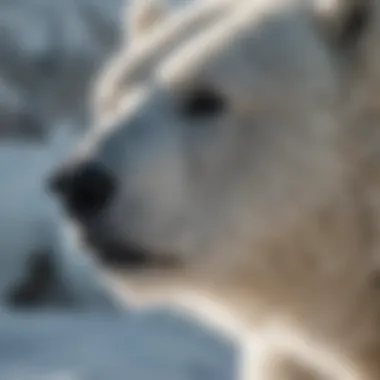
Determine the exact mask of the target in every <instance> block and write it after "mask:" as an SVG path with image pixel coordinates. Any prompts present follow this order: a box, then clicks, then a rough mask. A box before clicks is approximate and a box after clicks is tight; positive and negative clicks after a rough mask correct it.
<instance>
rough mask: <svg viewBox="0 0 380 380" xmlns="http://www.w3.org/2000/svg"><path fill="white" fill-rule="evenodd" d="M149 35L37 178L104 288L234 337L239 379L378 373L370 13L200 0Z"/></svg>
mask: <svg viewBox="0 0 380 380" xmlns="http://www.w3.org/2000/svg"><path fill="white" fill-rule="evenodd" d="M153 29H154V31H153V30H152V32H148V31H145V33H144V36H142V37H141V38H140V39H139V43H136V44H132V45H131V46H129V47H127V48H126V49H125V51H124V52H121V53H120V55H119V57H118V58H115V59H113V60H112V61H111V62H110V64H109V66H108V67H107V68H106V69H105V70H104V72H103V73H102V75H101V76H100V79H99V82H98V88H97V95H96V96H95V100H94V125H93V128H92V130H91V131H89V133H88V135H87V137H86V138H85V139H84V140H83V142H82V143H81V144H80V145H79V147H78V148H77V151H76V152H74V153H73V155H72V157H71V159H70V160H69V161H68V162H66V163H65V164H63V165H62V166H61V167H60V168H59V169H57V171H56V172H55V173H54V174H53V176H52V177H51V179H50V187H51V189H52V190H53V191H55V192H56V194H57V196H58V197H59V198H60V199H61V202H62V205H63V206H64V208H65V209H66V212H67V213H68V215H70V217H71V218H72V220H73V221H74V222H75V223H76V224H77V225H78V228H79V229H80V231H81V235H82V240H83V241H85V242H86V243H87V244H88V246H89V247H90V248H91V252H92V254H93V255H94V257H96V258H97V260H98V262H99V263H100V265H102V266H103V267H104V268H105V273H106V276H107V279H108V280H109V279H110V278H111V279H112V280H109V281H114V282H113V284H114V285H115V289H117V291H118V292H119V293H122V294H123V295H125V296H126V297H128V298H129V299H131V300H136V302H140V301H141V302H147V303H149V302H153V301H160V302H161V301H162V302H164V301H166V300H168V301H170V302H173V304H174V303H176V304H178V305H180V306H181V307H188V308H189V309H190V308H192V309H193V311H194V313H196V314H199V315H201V316H202V318H203V317H205V318H209V319H210V321H213V320H214V319H215V322H217V323H218V324H220V327H222V328H225V329H226V331H228V332H229V333H231V334H236V336H237V337H239V338H241V339H242V347H243V354H242V358H243V362H242V366H241V378H242V379H245V380H253V379H260V380H269V379H271V380H280V379H281V380H284V379H287V380H296V379H297V380H298V379H301V380H304V379H334V380H335V379H336V380H338V379H344V380H359V379H360V380H375V379H378V378H379V376H380V323H379V322H380V320H379V317H380V315H379V309H378V306H379V304H378V302H376V299H377V298H376V297H377V296H378V295H377V294H376V292H377V289H376V287H375V286H374V282H373V279H374V276H375V275H376V272H377V265H378V251H379V247H380V243H379V239H378V235H379V232H380V231H379V228H380V227H379V226H380V223H379V220H380V209H379V205H380V199H379V181H378V175H379V168H380V165H379V162H378V157H379V146H380V145H379V142H380V136H379V129H378V125H379V122H380V120H379V108H378V103H377V99H378V95H379V91H380V85H379V80H380V73H379V67H380V65H379V63H380V61H379V59H380V55H379V52H378V50H376V46H377V44H378V42H379V38H380V2H379V1H378V0H372V1H371V0H361V1H360V2H359V1H355V0H307V1H305V0H270V1H261V0H257V1H249V0H239V1H224V2H223V1H214V2H208V1H203V2H199V3H198V4H194V5H192V6H190V7H189V8H187V9H186V10H185V11H183V12H180V13H178V14H176V15H175V16H173V17H170V18H168V20H166V21H165V23H163V24H162V27H161V28H153ZM220 317H222V318H220ZM228 329H229V330H228Z"/></svg>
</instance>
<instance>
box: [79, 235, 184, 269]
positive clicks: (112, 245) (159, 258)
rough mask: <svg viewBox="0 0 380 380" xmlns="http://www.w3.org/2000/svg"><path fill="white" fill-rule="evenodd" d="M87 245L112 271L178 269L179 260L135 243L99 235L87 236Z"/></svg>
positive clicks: (85, 241) (101, 262)
mask: <svg viewBox="0 0 380 380" xmlns="http://www.w3.org/2000/svg"><path fill="white" fill-rule="evenodd" d="M83 240H84V243H85V245H86V246H87V247H88V248H89V250H90V251H91V254H93V256H95V259H96V260H98V261H99V262H100V265H102V266H105V267H108V268H110V269H130V270H135V271H139V270H145V269H172V268H174V267H178V265H179V263H178V262H177V260H175V259H174V258H172V257H171V256H168V255H160V254H158V253H157V252H152V251H150V250H148V249H145V248H144V247H142V246H140V245H138V244H136V243H133V242H130V241H128V242H122V243H121V242H118V241H116V240H112V239H106V238H104V237H101V236H99V235H90V234H86V236H85V238H84V239H83Z"/></svg>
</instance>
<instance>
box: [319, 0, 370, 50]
mask: <svg viewBox="0 0 380 380" xmlns="http://www.w3.org/2000/svg"><path fill="white" fill-rule="evenodd" d="M374 2H375V0H316V6H317V7H316V11H317V12H316V13H317V19H318V24H319V26H320V28H321V30H322V32H323V33H324V34H325V36H326V38H327V39H328V40H329V41H330V42H331V43H332V44H333V45H334V46H335V47H337V48H339V49H343V50H346V49H350V48H352V47H355V46H356V45H357V44H358V43H359V42H360V40H361V39H362V38H363V37H364V36H365V34H366V31H367V30H369V27H370V24H371V21H372V15H373V14H374V13H375V4H374Z"/></svg>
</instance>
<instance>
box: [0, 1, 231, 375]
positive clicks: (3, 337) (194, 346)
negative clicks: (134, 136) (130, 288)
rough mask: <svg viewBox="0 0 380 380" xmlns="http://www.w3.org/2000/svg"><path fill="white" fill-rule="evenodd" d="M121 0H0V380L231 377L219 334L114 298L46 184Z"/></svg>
mask: <svg viewBox="0 0 380 380" xmlns="http://www.w3.org/2000/svg"><path fill="white" fill-rule="evenodd" d="M141 1H144V0H141ZM189 1H191V0H182V1H181V0H172V1H171V6H172V7H176V6H186V4H187V3H188V2H189ZM129 3H130V1H127V0H0V380H74V379H75V380H126V379H128V380H150V379H154V380H161V379H162V380H182V379H183V380H185V379H186V380H193V379H194V380H214V379H215V380H216V379H218V380H230V379H233V378H234V376H233V374H234V363H235V349H234V347H233V346H232V344H231V343H230V342H227V341H225V340H223V339H222V338H221V337H219V336H216V335H214V334H213V333H212V332H211V331H208V330H207V329H206V328H205V327H203V326H200V325H197V324H195V322H193V321H190V320H186V319H185V318H184V317H183V316H180V315H176V314H174V312H172V311H169V310H165V309H160V310H158V309H155V310H151V311H149V312H137V311H133V310H129V309H128V307H126V306H125V305H121V304H120V302H119V301H118V300H115V299H114V297H113V295H111V294H110V293H109V292H108V290H107V289H105V288H104V287H103V286H102V284H101V283H100V282H99V281H98V278H97V276H96V273H95V271H94V268H92V266H91V263H89V262H87V261H86V258H85V257H83V256H81V255H79V254H77V253H78V252H77V251H76V250H77V248H76V247H75V245H74V244H73V243H72V242H71V241H70V238H69V236H67V235H66V232H65V229H64V228H63V224H64V221H63V220H62V218H61V216H60V215H59V212H58V211H57V210H56V208H55V204H54V202H53V201H52V199H51V198H50V196H49V194H48V193H47V192H46V190H45V186H44V179H45V177H46V175H47V173H49V171H50V169H51V168H52V167H53V166H55V165H56V163H57V162H59V160H61V159H62V157H64V156H65V154H67V153H68V152H69V151H70V149H72V148H73V146H74V145H75V143H76V141H77V140H78V138H79V137H80V136H81V134H82V133H83V132H84V131H85V129H86V128H87V125H88V122H87V121H88V96H87V95H88V92H89V91H90V89H91V85H92V83H93V80H94V76H96V74H97V73H98V71H99V70H100V68H101V67H102V65H104V63H105V62H106V61H107V59H108V58H109V57H110V56H112V54H113V53H115V52H116V51H117V50H118V48H119V47H120V46H121V44H124V43H128V28H127V23H128V11H129V9H130V4H129Z"/></svg>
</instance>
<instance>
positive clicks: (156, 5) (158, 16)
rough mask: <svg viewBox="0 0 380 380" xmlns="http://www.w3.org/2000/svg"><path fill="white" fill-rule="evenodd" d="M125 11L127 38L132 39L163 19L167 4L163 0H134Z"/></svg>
mask: <svg viewBox="0 0 380 380" xmlns="http://www.w3.org/2000/svg"><path fill="white" fill-rule="evenodd" d="M127 13H128V16H127V22H128V38H129V39H132V40H134V39H135V38H139V37H141V36H142V35H144V34H145V33H148V32H149V31H150V30H152V29H153V28H154V27H155V26H156V25H158V24H159V23H161V22H162V21H163V20H164V19H165V17H166V14H167V13H168V4H167V1H165V0H134V1H133V2H132V4H131V5H130V6H129V7H128V10H127Z"/></svg>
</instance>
